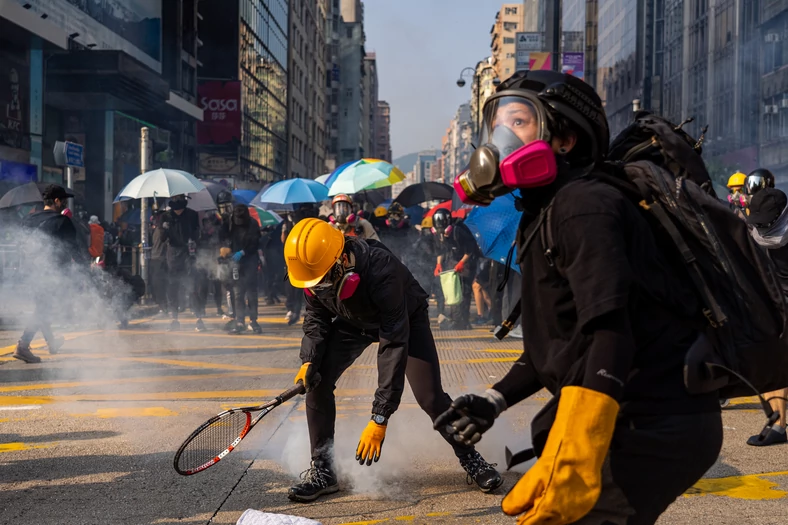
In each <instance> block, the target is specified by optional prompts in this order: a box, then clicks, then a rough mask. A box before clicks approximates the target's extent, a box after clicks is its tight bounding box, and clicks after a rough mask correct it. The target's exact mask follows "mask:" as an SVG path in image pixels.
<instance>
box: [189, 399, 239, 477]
mask: <svg viewBox="0 0 788 525" xmlns="http://www.w3.org/2000/svg"><path fill="white" fill-rule="evenodd" d="M248 420H249V414H247V413H246V412H234V413H232V414H229V415H227V416H225V417H223V418H221V419H218V420H216V421H214V422H213V423H211V424H210V425H208V426H207V427H205V428H204V429H202V431H201V432H200V433H199V434H197V435H196V436H194V439H192V441H191V442H189V444H187V445H186V447H185V448H184V449H183V452H181V456H180V458H179V459H178V466H179V467H180V469H181V470H190V469H195V468H197V467H200V466H202V465H204V464H205V463H207V462H208V461H210V460H212V459H214V458H215V457H216V456H218V455H219V454H221V453H222V452H224V450H225V449H226V448H227V447H229V446H230V445H232V444H233V442H234V441H235V440H236V439H237V438H238V436H240V435H241V433H242V432H243V431H244V430H245V429H246V426H247V423H248Z"/></svg>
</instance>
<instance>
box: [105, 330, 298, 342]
mask: <svg viewBox="0 0 788 525" xmlns="http://www.w3.org/2000/svg"><path fill="white" fill-rule="evenodd" d="M118 332H119V333H122V334H136V335H143V334H144V335H170V336H171V335H173V333H172V332H165V331H158V330H151V331H148V330H146V331H144V332H140V331H138V330H118ZM176 335H177V336H178V337H213V338H217V337H221V338H227V339H246V340H247V341H249V340H250V339H252V340H257V339H260V340H262V341H298V342H300V341H301V338H300V337H280V336H273V335H251V334H250V335H232V334H210V333H199V332H177V333H176Z"/></svg>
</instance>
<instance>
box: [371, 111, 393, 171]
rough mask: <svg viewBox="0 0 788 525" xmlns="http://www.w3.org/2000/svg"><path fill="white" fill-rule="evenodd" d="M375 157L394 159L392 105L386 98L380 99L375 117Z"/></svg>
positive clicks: (388, 160)
mask: <svg viewBox="0 0 788 525" xmlns="http://www.w3.org/2000/svg"><path fill="white" fill-rule="evenodd" d="M375 158H378V159H380V160H385V161H386V162H391V161H392V155H391V106H389V103H388V102H386V101H385V100H379V101H378V111H377V118H376V119H375Z"/></svg>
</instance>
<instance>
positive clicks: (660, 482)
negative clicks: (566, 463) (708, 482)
mask: <svg viewBox="0 0 788 525" xmlns="http://www.w3.org/2000/svg"><path fill="white" fill-rule="evenodd" d="M720 448H722V418H721V416H720V412H719V411H716V412H709V413H705V414H681V415H659V416H654V415H636V416H622V418H621V419H620V420H619V422H618V423H617V425H616V432H615V434H614V435H613V442H612V444H611V446H610V452H609V454H608V457H607V459H606V460H605V463H604V466H603V468H602V493H601V495H600V497H599V500H598V501H597V503H596V505H595V506H594V508H593V510H591V512H590V513H589V514H588V515H586V516H585V517H584V518H583V519H581V520H579V521H577V522H576V525H653V524H654V523H655V522H656V521H657V519H658V518H659V516H660V514H662V513H663V512H665V510H666V509H667V508H668V506H670V504H671V503H673V502H674V501H675V500H676V498H678V497H679V496H681V495H682V494H684V493H685V492H686V491H687V490H688V489H689V488H690V487H692V485H693V484H695V482H697V481H698V480H699V479H700V478H701V477H702V476H703V475H704V474H705V473H706V472H707V471H708V470H709V469H710V468H711V466H712V465H714V462H715V461H716V460H717V456H718V455H719V453H720Z"/></svg>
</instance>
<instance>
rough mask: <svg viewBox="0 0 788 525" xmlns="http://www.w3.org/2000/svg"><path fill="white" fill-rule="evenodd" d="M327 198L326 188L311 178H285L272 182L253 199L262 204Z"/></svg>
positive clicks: (293, 202) (304, 201)
mask: <svg viewBox="0 0 788 525" xmlns="http://www.w3.org/2000/svg"><path fill="white" fill-rule="evenodd" d="M327 198H328V188H326V187H325V186H323V185H322V184H320V183H319V182H315V181H313V180H311V179H287V180H283V181H279V182H277V183H275V184H272V185H271V186H269V187H268V189H266V190H265V191H264V192H262V193H261V194H260V195H258V196H256V197H255V198H254V199H253V200H254V201H256V202H260V203H263V204H300V203H307V202H320V201H324V200H326V199H327Z"/></svg>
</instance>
